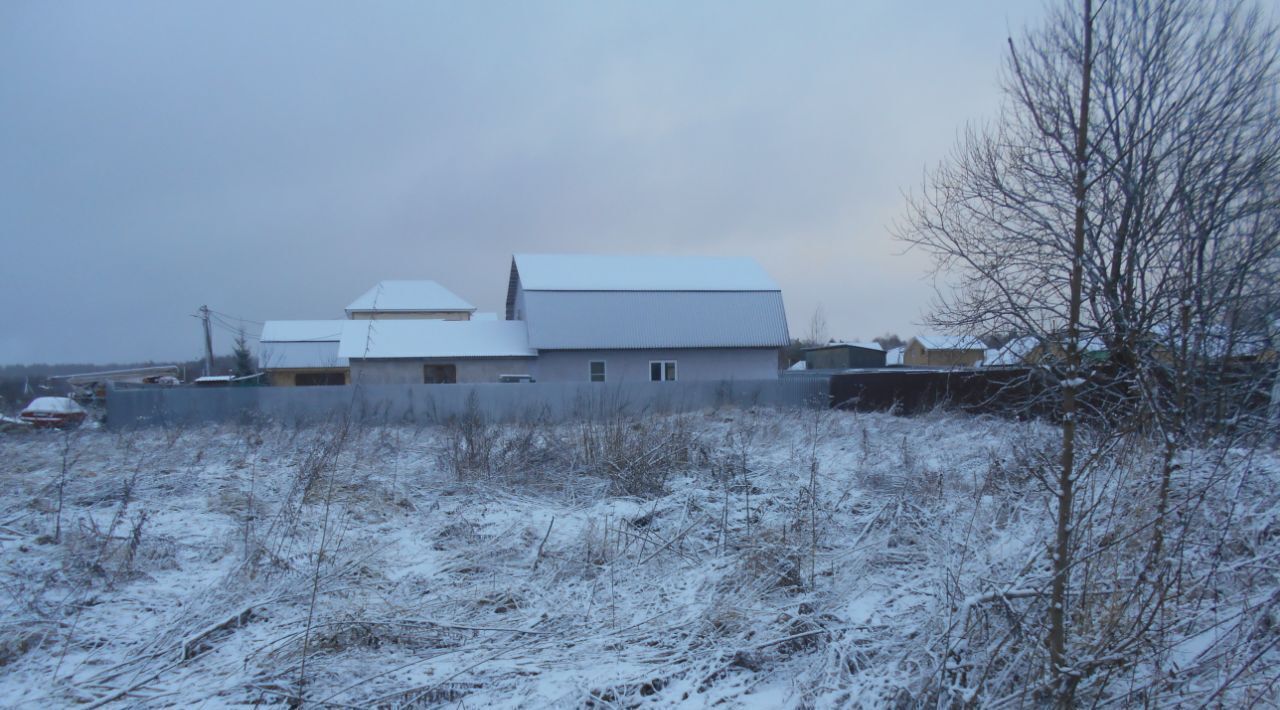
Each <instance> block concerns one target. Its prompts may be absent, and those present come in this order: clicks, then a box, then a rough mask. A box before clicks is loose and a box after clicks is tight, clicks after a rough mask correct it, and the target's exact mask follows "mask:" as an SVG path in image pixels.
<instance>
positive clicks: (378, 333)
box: [338, 320, 538, 359]
mask: <svg viewBox="0 0 1280 710" xmlns="http://www.w3.org/2000/svg"><path fill="white" fill-rule="evenodd" d="M537 354H538V353H537V351H536V350H534V349H532V348H531V347H529V334H528V330H527V329H526V327H525V323H524V321H507V320H492V321H465V320H461V321H446V320H353V321H348V322H347V323H346V327H344V328H343V330H342V342H341V343H339V345H338V355H339V356H341V357H344V358H367V359H383V358H429V357H454V358H462V357H534V356H536V355H537Z"/></svg>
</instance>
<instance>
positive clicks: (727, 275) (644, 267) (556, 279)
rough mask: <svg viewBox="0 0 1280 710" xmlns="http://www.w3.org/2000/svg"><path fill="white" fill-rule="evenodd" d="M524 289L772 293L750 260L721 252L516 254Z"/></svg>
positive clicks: (773, 286) (771, 283) (770, 284)
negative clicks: (718, 253)
mask: <svg viewBox="0 0 1280 710" xmlns="http://www.w3.org/2000/svg"><path fill="white" fill-rule="evenodd" d="M512 261H513V263H514V265H515V268H516V270H517V271H518V272H519V274H520V284H521V286H523V287H524V290H525V291H777V290H778V285H777V284H776V283H774V281H773V279H771V278H769V274H768V273H766V272H765V270H764V268H763V267H761V266H760V264H759V263H758V262H757V261H756V260H755V259H751V258H749V257H721V256H652V255H650V256H620V255H601V254H516V255H515V256H513V257H512Z"/></svg>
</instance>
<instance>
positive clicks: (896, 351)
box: [884, 346, 907, 365]
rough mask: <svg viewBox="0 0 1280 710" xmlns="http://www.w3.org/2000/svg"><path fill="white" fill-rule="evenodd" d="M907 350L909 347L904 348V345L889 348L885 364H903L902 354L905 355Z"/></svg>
mask: <svg viewBox="0 0 1280 710" xmlns="http://www.w3.org/2000/svg"><path fill="white" fill-rule="evenodd" d="M906 352H907V349H906V348H904V347H901V346H899V347H896V348H889V350H888V351H887V352H886V353H885V354H884V364H886V365H901V364H902V356H903V355H904V354H905V353H906Z"/></svg>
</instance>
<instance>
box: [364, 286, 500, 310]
mask: <svg viewBox="0 0 1280 710" xmlns="http://www.w3.org/2000/svg"><path fill="white" fill-rule="evenodd" d="M475 309H476V307H475V306H473V305H471V304H470V303H467V302H466V301H465V300H463V299H462V297H460V296H458V294H456V293H454V292H453V291H450V290H449V289H447V288H445V287H444V286H441V285H440V284H438V283H436V282H435V281H426V280H422V281H379V282H378V283H377V284H375V285H374V287H373V288H371V289H369V290H368V291H365V292H364V294H363V295H361V296H360V297H359V298H357V299H356V300H354V301H352V302H351V305H349V306H347V313H351V312H369V311H379V312H381V311H402V312H403V311H413V312H420V311H427V312H432V311H474V310H475Z"/></svg>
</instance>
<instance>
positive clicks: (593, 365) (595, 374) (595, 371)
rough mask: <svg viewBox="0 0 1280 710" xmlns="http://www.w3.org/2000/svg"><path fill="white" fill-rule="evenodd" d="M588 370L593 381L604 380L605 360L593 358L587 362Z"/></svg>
mask: <svg viewBox="0 0 1280 710" xmlns="http://www.w3.org/2000/svg"><path fill="white" fill-rule="evenodd" d="M587 372H588V374H589V375H590V379H591V381H592V382H604V360H592V361H591V362H589V363H587Z"/></svg>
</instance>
